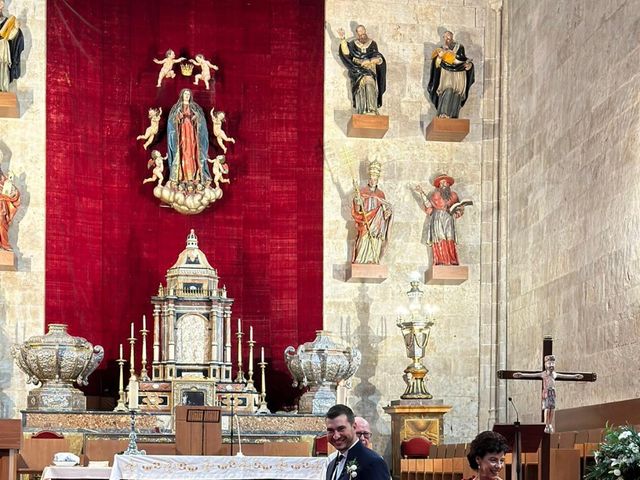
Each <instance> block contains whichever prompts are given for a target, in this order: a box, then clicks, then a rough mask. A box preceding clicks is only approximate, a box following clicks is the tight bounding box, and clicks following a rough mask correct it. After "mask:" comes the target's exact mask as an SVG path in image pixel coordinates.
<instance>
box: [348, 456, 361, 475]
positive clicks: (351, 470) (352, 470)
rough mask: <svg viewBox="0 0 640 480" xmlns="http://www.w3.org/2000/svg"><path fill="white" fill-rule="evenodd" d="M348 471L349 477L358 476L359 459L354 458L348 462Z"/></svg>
mask: <svg viewBox="0 0 640 480" xmlns="http://www.w3.org/2000/svg"><path fill="white" fill-rule="evenodd" d="M347 473H348V474H349V478H356V477H357V476H358V461H357V460H355V459H353V460H351V461H350V462H349V463H347Z"/></svg>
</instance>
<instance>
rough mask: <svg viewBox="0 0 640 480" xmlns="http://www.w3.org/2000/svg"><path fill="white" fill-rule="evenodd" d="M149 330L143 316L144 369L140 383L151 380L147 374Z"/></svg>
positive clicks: (141, 370) (145, 318)
mask: <svg viewBox="0 0 640 480" xmlns="http://www.w3.org/2000/svg"><path fill="white" fill-rule="evenodd" d="M148 333H149V330H147V317H146V316H145V315H143V316H142V330H140V334H141V335H142V367H141V368H140V381H141V382H148V381H150V380H151V379H150V378H149V374H148V373H147V334H148Z"/></svg>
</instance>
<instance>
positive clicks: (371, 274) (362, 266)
mask: <svg viewBox="0 0 640 480" xmlns="http://www.w3.org/2000/svg"><path fill="white" fill-rule="evenodd" d="M388 276H389V267H387V266H386V265H376V264H374V263H352V264H351V265H349V268H347V277H346V281H347V282H365V283H382V282H384V281H385V280H386V279H387V277H388Z"/></svg>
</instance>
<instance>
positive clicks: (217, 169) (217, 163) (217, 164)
mask: <svg viewBox="0 0 640 480" xmlns="http://www.w3.org/2000/svg"><path fill="white" fill-rule="evenodd" d="M208 162H209V163H210V164H211V175H212V176H213V183H215V185H216V188H220V184H221V183H231V180H229V179H228V178H224V177H223V175H229V165H227V164H226V163H225V158H224V155H218V156H217V157H216V158H214V159H211V158H209V159H208Z"/></svg>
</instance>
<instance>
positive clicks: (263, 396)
mask: <svg viewBox="0 0 640 480" xmlns="http://www.w3.org/2000/svg"><path fill="white" fill-rule="evenodd" d="M258 366H259V367H260V370H261V373H262V386H261V391H260V406H259V407H258V410H257V411H256V413H257V414H264V413H271V412H270V411H269V409H268V408H267V382H266V377H265V375H264V369H265V368H266V366H267V362H265V361H264V347H261V348H260V362H259V363H258Z"/></svg>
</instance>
